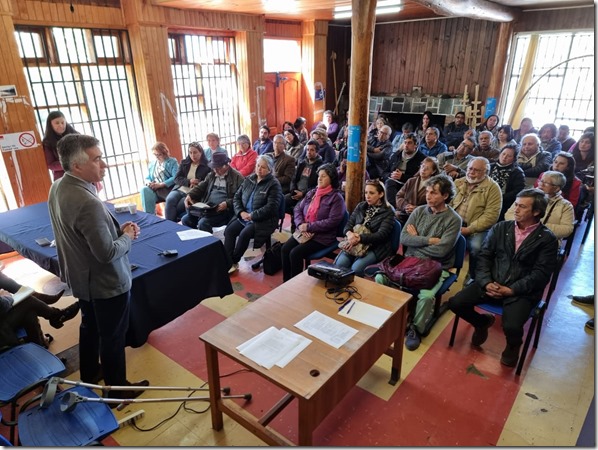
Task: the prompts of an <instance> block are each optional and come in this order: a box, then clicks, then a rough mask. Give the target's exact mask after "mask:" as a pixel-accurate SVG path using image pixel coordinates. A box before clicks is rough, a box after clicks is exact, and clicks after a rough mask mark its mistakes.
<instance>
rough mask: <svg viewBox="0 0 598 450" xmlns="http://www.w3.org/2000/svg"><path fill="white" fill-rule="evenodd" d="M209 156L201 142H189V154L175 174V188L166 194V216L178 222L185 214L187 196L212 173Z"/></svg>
mask: <svg viewBox="0 0 598 450" xmlns="http://www.w3.org/2000/svg"><path fill="white" fill-rule="evenodd" d="M208 164H209V163H208V158H206V155H205V153H204V151H203V147H202V146H201V144H200V143H199V142H191V144H189V155H188V156H187V157H186V158H185V159H183V160H182V161H181V164H180V165H179V170H178V171H177V173H176V175H175V176H174V188H173V189H172V191H170V193H169V194H168V195H167V196H166V206H165V208H164V217H166V219H167V220H172V221H173V222H178V221H179V220H180V219H181V217H183V216H184V215H185V197H187V194H188V193H189V191H191V189H193V188H194V187H195V186H197V185H198V184H199V183H200V182H201V181H203V179H204V178H205V177H206V176H207V175H208V174H209V173H210V168H209V167H208Z"/></svg>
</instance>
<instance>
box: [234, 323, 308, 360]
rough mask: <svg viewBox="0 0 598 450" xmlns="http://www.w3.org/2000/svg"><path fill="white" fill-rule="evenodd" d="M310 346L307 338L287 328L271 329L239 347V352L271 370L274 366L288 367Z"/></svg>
mask: <svg viewBox="0 0 598 450" xmlns="http://www.w3.org/2000/svg"><path fill="white" fill-rule="evenodd" d="M309 344H311V341H310V340H309V339H307V338H306V337H305V336H301V335H300V334H297V333H293V332H292V331H290V330H287V329H286V328H282V329H280V330H279V329H277V328H276V327H270V328H268V329H267V330H265V331H262V332H261V333H260V334H258V335H257V336H255V337H252V338H251V339H249V340H248V341H247V342H244V343H243V344H241V345H239V346H238V347H237V350H239V353H241V354H242V355H243V356H246V357H247V358H249V359H251V360H252V361H253V362H255V363H257V364H259V365H260V366H262V367H265V368H266V369H271V368H272V367H273V366H274V365H277V366H278V367H284V366H286V365H287V364H288V363H289V362H290V361H291V360H292V359H293V358H294V357H295V356H297V355H298V354H299V353H301V352H302V351H303V349H304V348H305V347H307V346H308V345H309Z"/></svg>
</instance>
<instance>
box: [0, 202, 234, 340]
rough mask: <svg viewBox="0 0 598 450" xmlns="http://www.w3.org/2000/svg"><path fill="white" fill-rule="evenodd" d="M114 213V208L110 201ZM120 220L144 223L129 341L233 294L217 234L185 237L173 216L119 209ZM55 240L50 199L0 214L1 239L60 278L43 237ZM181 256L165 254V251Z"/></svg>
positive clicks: (136, 254) (135, 253) (135, 260)
mask: <svg viewBox="0 0 598 450" xmlns="http://www.w3.org/2000/svg"><path fill="white" fill-rule="evenodd" d="M106 205H107V206H108V208H109V209H110V210H111V211H113V212H114V206H113V205H112V204H110V203H107V204H106ZM114 216H115V217H116V219H117V220H118V221H119V222H120V223H124V222H126V221H129V220H131V221H133V222H136V223H137V224H138V225H139V226H140V227H141V235H140V236H139V239H137V240H135V241H133V245H132V247H131V252H130V254H129V261H130V262H131V264H135V265H137V266H138V268H137V269H135V270H134V271H133V286H132V288H131V319H130V326H129V333H128V335H127V344H128V345H130V346H132V347H139V346H141V345H143V344H144V343H145V342H146V341H147V337H148V336H149V334H150V332H151V331H152V330H155V329H157V328H159V327H161V326H163V325H165V324H167V323H168V322H170V321H171V320H173V319H175V318H177V317H179V316H180V315H182V314H183V313H185V312H186V311H188V310H189V309H191V308H193V307H194V306H196V305H198V304H199V303H200V302H201V301H202V300H203V299H205V298H208V297H223V296H225V295H229V294H232V293H233V289H232V285H231V283H230V279H229V276H228V272H227V269H228V263H227V258H226V253H225V251H224V246H223V245H222V242H220V240H219V239H216V238H214V237H212V236H209V237H204V238H201V239H193V240H189V241H181V239H179V237H178V235H177V231H183V230H188V228H186V227H184V226H181V225H178V224H176V223H174V222H171V221H169V220H164V219H161V218H160V217H157V216H155V215H152V214H146V213H144V212H142V211H139V212H137V214H130V213H128V212H126V213H114ZM43 237H45V238H48V239H49V240H53V239H54V233H53V231H52V226H51V224H50V216H49V213H48V205H47V203H45V202H44V203H38V204H36V205H31V206H26V207H24V208H19V209H16V210H13V211H7V212H4V213H0V240H2V241H3V242H5V243H7V244H8V245H10V246H11V247H12V248H14V249H15V250H16V251H18V252H19V253H20V254H21V255H23V256H24V257H26V258H28V259H31V260H32V261H34V262H36V263H37V264H38V265H39V266H41V267H42V268H44V269H46V270H48V271H49V272H52V273H54V274H56V275H58V276H60V269H59V267H58V256H57V254H56V248H55V247H41V246H40V245H38V244H37V243H36V242H35V239H38V238H43ZM171 249H176V250H178V256H176V257H165V256H160V255H158V253H160V252H161V251H162V250H171Z"/></svg>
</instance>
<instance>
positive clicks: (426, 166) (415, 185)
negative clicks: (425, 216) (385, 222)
mask: <svg viewBox="0 0 598 450" xmlns="http://www.w3.org/2000/svg"><path fill="white" fill-rule="evenodd" d="M438 172H439V171H438V164H437V163H436V160H435V159H434V158H430V157H429V156H426V158H425V159H424V160H423V161H422V163H421V165H420V166H419V173H418V174H417V175H416V176H414V177H412V178H409V179H408V180H407V182H406V183H405V184H404V185H403V187H402V188H401V190H400V191H399V192H398V193H397V196H396V198H395V206H396V216H397V219H398V220H399V222H401V225H405V222H407V219H408V218H409V216H410V215H411V213H412V212H413V210H414V209H415V208H417V207H418V206H421V205H425V204H426V181H428V180H429V179H430V178H431V177H433V176H435V175H438Z"/></svg>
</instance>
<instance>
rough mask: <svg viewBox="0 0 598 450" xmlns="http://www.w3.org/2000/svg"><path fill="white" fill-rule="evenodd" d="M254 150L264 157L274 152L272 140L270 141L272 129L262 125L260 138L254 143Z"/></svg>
mask: <svg viewBox="0 0 598 450" xmlns="http://www.w3.org/2000/svg"><path fill="white" fill-rule="evenodd" d="M253 149H254V150H255V151H256V153H257V154H258V155H264V154H266V153H272V152H273V151H274V149H273V147H272V140H271V139H270V128H268V126H267V125H262V126H261V127H260V137H259V139H257V140H256V141H255V142H254V143H253Z"/></svg>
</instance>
